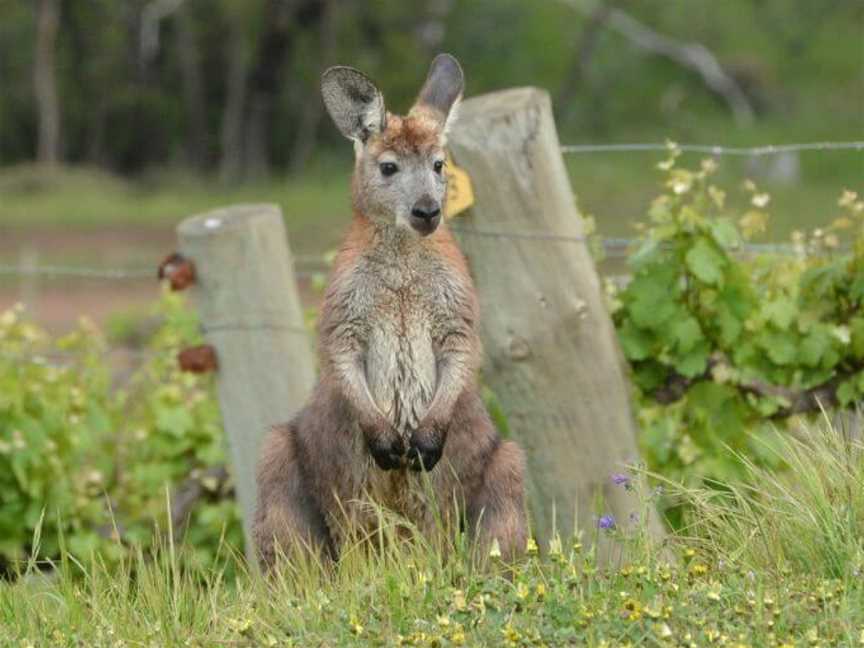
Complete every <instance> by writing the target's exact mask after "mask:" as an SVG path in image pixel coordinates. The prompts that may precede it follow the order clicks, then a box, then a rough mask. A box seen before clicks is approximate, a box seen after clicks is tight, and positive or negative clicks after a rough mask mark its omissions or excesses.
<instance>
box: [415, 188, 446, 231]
mask: <svg viewBox="0 0 864 648" xmlns="http://www.w3.org/2000/svg"><path fill="white" fill-rule="evenodd" d="M440 222H441V204H440V203H439V202H438V201H437V200H434V199H432V198H431V197H429V196H424V197H423V198H421V199H420V200H418V201H417V202H416V203H414V207H412V208H411V227H413V228H414V229H415V230H417V231H418V232H419V233H420V234H421V235H422V236H428V235H429V234H431V233H432V232H434V231H435V230H436V229H437V228H438V224H439V223H440Z"/></svg>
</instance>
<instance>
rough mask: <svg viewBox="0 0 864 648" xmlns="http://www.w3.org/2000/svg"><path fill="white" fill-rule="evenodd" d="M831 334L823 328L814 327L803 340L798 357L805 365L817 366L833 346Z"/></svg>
mask: <svg viewBox="0 0 864 648" xmlns="http://www.w3.org/2000/svg"><path fill="white" fill-rule="evenodd" d="M831 340H832V337H831V334H830V333H829V332H827V331H825V330H824V329H823V328H813V329H812V330H811V331H810V333H809V334H808V335H807V336H806V337H805V338H804V339H803V340H802V341H801V348H800V351H799V353H798V358H799V359H800V361H801V364H803V365H804V366H805V367H817V366H819V363H820V362H821V361H822V358H823V357H824V356H825V352H826V351H828V350H829V349H830V348H831Z"/></svg>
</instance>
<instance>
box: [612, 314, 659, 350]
mask: <svg viewBox="0 0 864 648" xmlns="http://www.w3.org/2000/svg"><path fill="white" fill-rule="evenodd" d="M618 337H619V338H620V340H621V348H622V349H624V355H625V356H626V357H627V358H628V359H630V360H644V359H645V358H648V357H649V356H650V355H651V354H652V349H653V345H654V337H653V336H652V335H651V334H650V333H649V332H648V331H645V330H643V329H640V328H639V327H638V326H636V325H635V324H634V323H633V321H632V320H630V319H627V320H625V321H624V324H623V325H622V326H621V328H620V329H619V331H618Z"/></svg>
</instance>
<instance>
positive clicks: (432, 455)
mask: <svg viewBox="0 0 864 648" xmlns="http://www.w3.org/2000/svg"><path fill="white" fill-rule="evenodd" d="M442 450H443V446H442V445H441V444H434V445H433V444H426V443H421V442H419V441H416V440H414V439H412V440H411V447H410V448H408V467H409V468H410V469H411V470H413V471H415V472H419V471H421V470H425V471H427V472H428V471H430V470H432V469H433V468H434V467H435V464H437V463H438V460H439V459H440V458H441V452H442Z"/></svg>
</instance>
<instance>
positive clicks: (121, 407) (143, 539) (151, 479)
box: [0, 293, 242, 572]
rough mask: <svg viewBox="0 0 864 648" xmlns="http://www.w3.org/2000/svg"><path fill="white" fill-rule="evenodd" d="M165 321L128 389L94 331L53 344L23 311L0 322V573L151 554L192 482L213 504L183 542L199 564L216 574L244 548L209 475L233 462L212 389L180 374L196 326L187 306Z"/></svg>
mask: <svg viewBox="0 0 864 648" xmlns="http://www.w3.org/2000/svg"><path fill="white" fill-rule="evenodd" d="M157 311H158V313H157V314H158V317H159V319H160V321H161V322H162V324H161V326H160V327H159V329H158V330H157V331H156V332H155V334H154V335H153V337H152V339H151V340H150V342H149V343H148V346H147V347H146V348H145V350H144V351H143V353H144V354H145V355H144V357H145V361H144V362H143V363H142V364H141V365H140V367H139V368H138V369H137V370H136V371H135V372H134V373H133V374H132V375H131V377H129V378H128V380H127V381H126V382H125V383H124V384H123V385H117V384H112V370H111V367H110V365H109V362H108V359H107V357H106V347H105V344H104V340H103V339H102V336H101V334H100V332H99V331H98V330H97V329H95V328H94V327H93V326H92V325H91V324H89V323H88V322H87V321H86V320H82V322H81V324H80V326H79V328H78V329H77V330H76V331H74V332H73V333H71V334H69V335H66V336H63V337H61V338H57V339H51V338H49V337H48V336H47V335H46V334H45V333H44V332H43V331H41V330H40V329H38V328H36V327H35V326H34V325H32V324H30V323H29V322H28V321H27V320H26V319H25V318H24V317H22V314H21V312H20V309H14V308H13V309H11V310H7V311H5V312H4V313H3V314H2V316H0V572H2V571H10V570H14V568H15V565H16V563H18V561H20V560H22V559H23V558H28V557H31V556H36V555H38V557H39V558H41V559H45V558H48V559H50V558H56V557H57V556H58V555H59V554H60V550H61V548H62V547H63V546H65V548H66V550H68V551H69V552H70V553H71V554H73V555H75V556H78V557H80V558H88V557H89V556H90V555H91V554H92V553H93V552H98V553H99V554H100V555H102V556H103V557H104V558H105V559H107V560H109V561H113V560H117V559H119V558H121V557H122V556H124V555H126V554H127V553H128V552H130V551H131V552H136V551H138V550H144V551H145V552H146V551H147V550H148V549H149V548H150V547H151V546H152V545H153V542H154V541H155V538H156V537H157V536H156V534H155V533H154V531H155V530H157V529H162V531H163V532H164V531H165V530H166V529H167V511H168V507H169V494H170V493H172V492H174V493H175V494H176V489H178V488H180V487H181V485H183V484H187V485H188V481H187V480H189V479H192V480H196V479H197V480H200V481H201V485H202V487H203V493H204V494H203V496H202V497H201V498H200V500H199V501H198V502H197V505H196V506H195V507H194V508H193V509H192V511H191V515H190V517H189V520H188V525H187V526H186V527H185V529H184V530H183V531H182V533H183V536H184V537H185V538H187V539H188V541H189V544H190V547H191V549H192V559H193V560H194V561H196V562H198V563H199V564H201V565H207V564H210V563H211V562H212V561H214V560H215V559H216V555H217V552H218V550H219V548H220V543H222V542H223V541H224V542H225V543H226V545H231V546H235V547H238V546H242V530H241V528H240V525H239V518H238V514H237V511H236V507H235V504H234V501H233V499H232V498H226V497H225V495H226V493H227V490H228V489H230V483H227V482H224V480H222V481H216V480H214V479H213V477H212V475H211V474H210V473H208V472H207V469H208V468H211V467H214V466H221V465H222V464H224V461H225V457H224V451H223V438H222V428H221V419H220V416H219V411H218V407H217V404H216V401H215V398H214V397H213V394H212V393H211V388H210V385H209V381H207V380H206V379H202V378H200V377H198V376H195V375H192V374H187V373H182V372H180V370H179V369H178V368H177V366H176V358H175V356H176V352H177V351H178V349H180V348H183V347H184V346H186V345H188V344H190V343H193V342H195V341H196V340H197V338H198V333H197V325H196V321H195V319H194V316H193V315H192V314H191V312H190V311H189V310H188V309H186V308H185V307H184V306H183V305H182V302H181V301H180V299H179V298H178V297H177V296H176V295H171V294H168V293H166V294H165V296H164V298H163V300H162V301H161V302H160V304H159V305H158V308H157ZM178 521H179V520H178ZM177 532H178V533H180V530H179V529H178V530H177Z"/></svg>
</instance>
